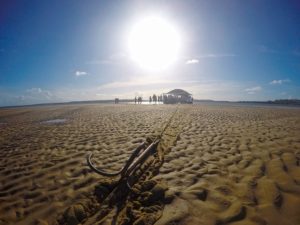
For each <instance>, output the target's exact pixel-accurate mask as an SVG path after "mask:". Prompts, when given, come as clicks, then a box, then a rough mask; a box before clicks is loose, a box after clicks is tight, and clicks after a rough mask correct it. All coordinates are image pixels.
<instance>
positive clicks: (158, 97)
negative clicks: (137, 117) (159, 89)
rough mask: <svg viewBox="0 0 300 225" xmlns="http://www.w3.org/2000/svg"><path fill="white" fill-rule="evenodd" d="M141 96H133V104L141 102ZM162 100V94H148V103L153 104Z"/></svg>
mask: <svg viewBox="0 0 300 225" xmlns="http://www.w3.org/2000/svg"><path fill="white" fill-rule="evenodd" d="M142 101H143V98H142V97H135V98H134V103H135V104H142ZM162 101H163V96H162V95H156V94H153V95H152V96H149V104H151V103H152V102H153V104H156V103H159V102H162Z"/></svg>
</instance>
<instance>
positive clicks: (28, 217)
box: [0, 105, 300, 225]
mask: <svg viewBox="0 0 300 225" xmlns="http://www.w3.org/2000/svg"><path fill="white" fill-rule="evenodd" d="M176 110H177V111H176ZM175 111H176V113H175V114H174V117H173V119H172V122H171V123H170V125H169V126H168V129H166V131H165V133H164V135H163V139H162V141H161V143H160V145H159V147H158V150H159V151H160V152H162V153H163V154H162V157H163V161H162V163H161V164H159V165H158V164H155V163H154V164H153V163H152V164H151V163H149V165H150V166H149V167H148V169H147V170H149V171H148V172H147V173H145V175H144V176H143V177H142V179H141V181H140V182H138V183H137V184H136V185H134V186H133V189H132V191H131V192H132V193H131V194H130V196H129V197H128V198H127V200H126V201H124V202H123V204H122V206H120V207H119V208H120V210H119V212H118V213H116V211H115V210H112V212H111V213H110V214H109V215H108V216H107V217H106V219H105V221H104V222H103V224H111V223H112V222H115V223H116V224H126V223H127V224H134V223H135V224H156V225H162V224H168V225H170V224H213V225H214V224H235V225H238V224H249V225H250V224H275V225H277V224H278V225H279V224H290V225H295V224H298V223H299V221H300V135H299V134H300V109H297V108H272V107H247V106H243V107H236V106H214V105H189V106H185V105H180V106H179V107H178V109H177V106H174V105H167V106H166V105H67V106H42V107H27V108H26V107H22V108H15V109H14V108H10V109H0V224H1V225H2V224H8V225H9V224H20V225H24V224H56V225H58V224H59V225H62V224H79V223H80V224H84V225H87V224H99V220H97V218H99V214H101V212H100V211H101V210H100V209H101V201H99V196H98V195H97V193H98V192H97V191H95V190H99V187H100V192H101V193H102V192H103V189H101V187H103V186H101V184H102V185H103V184H105V183H107V184H111V183H113V182H114V180H115V179H112V178H106V177H103V176H100V175H98V174H95V173H94V172H92V171H91V170H90V168H89V167H88V165H87V163H86V156H87V155H88V154H89V153H91V152H92V153H93V154H94V159H95V162H97V163H98V164H101V165H102V166H103V167H105V168H107V169H110V170H118V169H120V168H121V167H122V166H123V165H124V163H125V161H126V160H127V159H128V157H129V156H130V153H131V152H132V151H133V149H134V148H135V147H137V146H138V145H139V143H141V142H142V141H145V140H146V138H149V137H150V138H153V137H156V136H157V135H159V134H160V132H161V130H162V128H163V127H164V126H165V125H166V124H167V122H168V120H169V118H170V117H171V116H172V115H173V113H174V112H175ZM153 168H154V169H153ZM99 185H100V186H99ZM104 192H105V191H104ZM133 193H134V194H133Z"/></svg>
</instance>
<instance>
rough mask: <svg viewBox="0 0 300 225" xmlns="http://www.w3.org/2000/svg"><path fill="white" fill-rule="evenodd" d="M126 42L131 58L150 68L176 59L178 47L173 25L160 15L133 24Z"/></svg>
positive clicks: (158, 68)
mask: <svg viewBox="0 0 300 225" xmlns="http://www.w3.org/2000/svg"><path fill="white" fill-rule="evenodd" d="M128 42H129V43H128V45H129V53H130V56H131V58H132V59H133V60H134V61H136V62H137V63H138V64H139V65H140V66H141V67H143V68H146V69H150V70H161V69H164V68H166V67H168V66H169V65H171V64H172V63H173V62H174V61H175V60H176V59H177V56H178V51H179V47H180V38H179V35H178V33H177V31H176V29H175V27H174V26H172V24H171V23H169V22H168V21H166V20H163V19H162V18H160V17H148V18H146V19H143V20H141V21H140V22H138V23H137V24H135V25H134V26H133V28H132V30H131V32H130V34H129V40H128Z"/></svg>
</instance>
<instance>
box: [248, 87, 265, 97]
mask: <svg viewBox="0 0 300 225" xmlns="http://www.w3.org/2000/svg"><path fill="white" fill-rule="evenodd" d="M261 90H262V88H261V86H255V87H251V88H246V89H245V91H246V92H247V93H248V94H249V95H253V94H256V93H257V92H259V91H261Z"/></svg>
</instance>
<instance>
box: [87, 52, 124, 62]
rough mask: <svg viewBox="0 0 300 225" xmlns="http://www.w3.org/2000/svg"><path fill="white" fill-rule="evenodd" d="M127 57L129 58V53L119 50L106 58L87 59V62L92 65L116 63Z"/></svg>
mask: <svg viewBox="0 0 300 225" xmlns="http://www.w3.org/2000/svg"><path fill="white" fill-rule="evenodd" d="M126 58H127V55H126V54H125V53H123V52H117V53H114V54H112V55H110V56H109V57H107V58H105V59H93V60H90V61H87V62H86V64H90V65H101V64H102V65H103V64H114V63H118V62H121V61H122V60H124V59H126Z"/></svg>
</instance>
